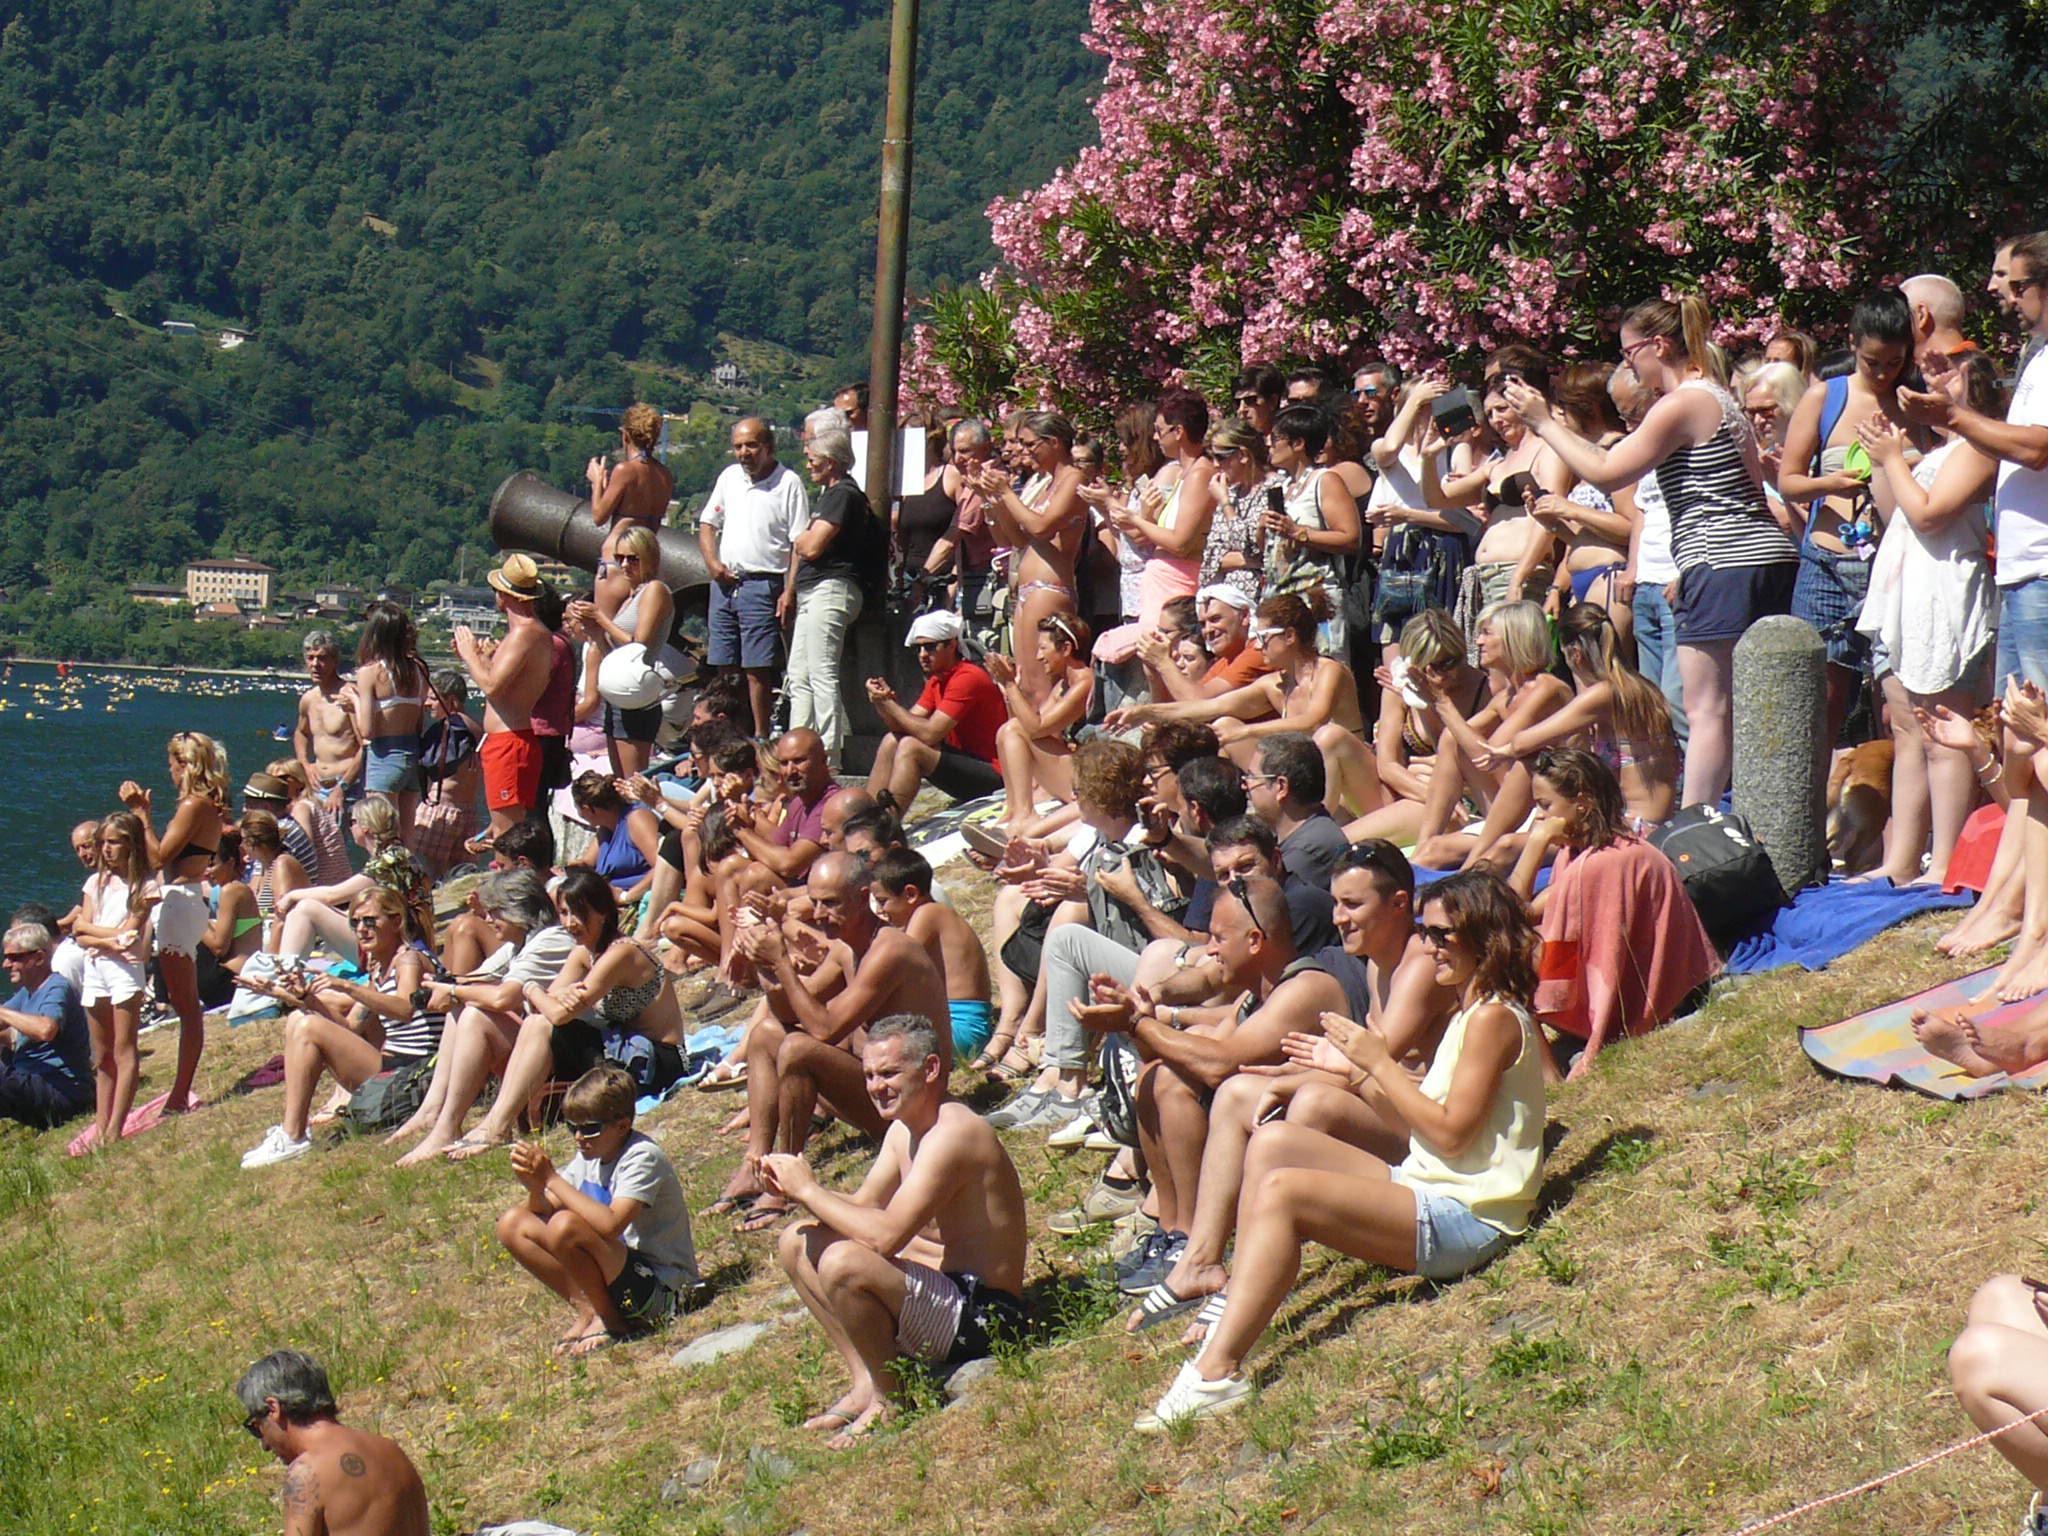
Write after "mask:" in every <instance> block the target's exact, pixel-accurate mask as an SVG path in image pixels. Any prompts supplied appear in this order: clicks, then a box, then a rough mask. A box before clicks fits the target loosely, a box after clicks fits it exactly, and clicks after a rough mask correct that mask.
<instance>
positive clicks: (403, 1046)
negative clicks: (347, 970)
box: [374, 950, 447, 1060]
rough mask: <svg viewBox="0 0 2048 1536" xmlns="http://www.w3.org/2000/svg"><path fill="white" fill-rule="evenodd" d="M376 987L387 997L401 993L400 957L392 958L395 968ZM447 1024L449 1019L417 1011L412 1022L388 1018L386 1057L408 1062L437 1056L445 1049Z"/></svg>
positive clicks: (377, 979) (411, 1019)
mask: <svg viewBox="0 0 2048 1536" xmlns="http://www.w3.org/2000/svg"><path fill="white" fill-rule="evenodd" d="M400 953H401V954H402V953H404V951H402V950H401V951H400ZM427 974H428V975H430V976H431V975H432V974H433V967H432V966H431V965H430V966H429V967H428V969H427ZM374 985H375V986H376V988H377V990H378V991H379V992H382V993H384V994H386V995H387V996H395V995H396V994H397V992H398V957H397V956H396V955H394V956H393V957H392V960H391V969H390V970H388V971H386V972H385V973H384V974H383V975H382V976H380V977H377V978H376V979H375V981H374ZM446 1022H447V1020H446V1018H445V1017H444V1016H443V1015H441V1014H438V1013H421V1012H418V1011H415V1012H414V1013H413V1016H412V1017H411V1018H409V1019H386V1020H385V1021H384V1055H385V1056H386V1057H403V1058H405V1059H407V1060H417V1059H419V1058H420V1057H423V1056H431V1055H433V1054H434V1052H436V1051H438V1050H439V1049H440V1048H441V1029H442V1026H443V1025H444V1024H445V1023H446Z"/></svg>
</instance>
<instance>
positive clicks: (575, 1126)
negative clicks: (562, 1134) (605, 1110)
mask: <svg viewBox="0 0 2048 1536" xmlns="http://www.w3.org/2000/svg"><path fill="white" fill-rule="evenodd" d="M562 1123H563V1124H564V1125H566V1126H568V1127H569V1134H570V1135H571V1136H574V1137H577V1138H578V1139H580V1140H583V1141H588V1140H590V1138H591V1137H593V1136H602V1135H603V1134H604V1133H605V1132H606V1131H607V1130H609V1129H610V1128H611V1127H610V1124H609V1122H607V1121H604V1120H565V1121H563V1122H562Z"/></svg>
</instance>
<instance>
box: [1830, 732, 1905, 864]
mask: <svg viewBox="0 0 2048 1536" xmlns="http://www.w3.org/2000/svg"><path fill="white" fill-rule="evenodd" d="M1891 815H1892V743H1891V739H1890V738H1889V737H1885V738H1883V739H1881V740H1878V741H1866V742H1865V743H1863V745H1862V746H1860V747H1852V748H1850V749H1849V750H1848V751H1847V752H1844V753H1843V754H1842V755H1841V756H1840V757H1838V758H1836V759H1835V771H1834V772H1833V773H1831V774H1829V775H1828V857H1829V858H1830V859H1832V860H1833V861H1834V864H1835V867H1836V868H1837V869H1838V870H1839V871H1841V873H1843V874H1845V875H1858V874H1861V873H1862V872H1863V871H1864V870H1866V869H1875V868H1876V867H1877V866H1878V865H1879V864H1881V863H1882V862H1883V861H1884V826H1885V823H1886V822H1887V821H1889V820H1891Z"/></svg>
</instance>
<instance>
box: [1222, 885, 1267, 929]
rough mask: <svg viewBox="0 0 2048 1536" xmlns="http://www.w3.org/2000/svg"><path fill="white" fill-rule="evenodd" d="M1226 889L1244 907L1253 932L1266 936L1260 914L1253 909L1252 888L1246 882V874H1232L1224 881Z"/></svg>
mask: <svg viewBox="0 0 2048 1536" xmlns="http://www.w3.org/2000/svg"><path fill="white" fill-rule="evenodd" d="M1224 889H1225V890H1227V891H1229V892H1230V894H1231V895H1233V896H1235V897H1236V898H1237V904H1238V905H1239V906H1240V907H1243V908H1244V915H1245V916H1246V917H1247V918H1249V919H1251V925H1252V932H1253V933H1256V934H1257V935H1258V936H1259V937H1260V938H1264V937H1265V936H1266V930H1265V929H1264V928H1262V927H1261V926H1259V914H1258V913H1257V912H1255V911H1253V910H1252V893H1251V890H1250V888H1249V887H1248V886H1246V885H1245V883H1244V876H1243V875H1232V876H1231V877H1230V878H1229V879H1228V880H1226V881H1225V882H1224Z"/></svg>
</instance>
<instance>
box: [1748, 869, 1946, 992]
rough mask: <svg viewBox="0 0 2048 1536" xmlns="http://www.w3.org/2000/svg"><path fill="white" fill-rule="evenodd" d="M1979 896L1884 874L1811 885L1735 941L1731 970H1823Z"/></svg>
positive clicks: (1751, 971) (1750, 971)
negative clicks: (1911, 922)
mask: <svg viewBox="0 0 2048 1536" xmlns="http://www.w3.org/2000/svg"><path fill="white" fill-rule="evenodd" d="M1976 899H1977V898H1976V897H1975V895H1974V894H1972V893H1971V892H1968V891H1959V892H1957V893H1956V894H1955V895H1953V896H1947V895H1944V894H1942V892H1941V890H1940V889H1939V888H1938V887H1936V886H1931V885H1902V886H1894V885H1889V884H1887V883H1885V882H1884V881H1882V880H1872V881H1870V882H1868V883H1867V884H1863V885H1849V884H1846V883H1844V882H1843V881H1839V880H1835V881H1830V882H1829V883H1828V884H1826V885H1816V886H1810V887H1808V888H1807V889H1806V890H1803V891H1801V892H1800V893H1799V894H1798V895H1797V896H1796V897H1794V898H1793V900H1792V904H1791V905H1790V906H1789V907H1783V908H1780V909H1779V910H1778V911H1777V912H1776V913H1775V914H1773V916H1772V919H1771V922H1770V925H1769V926H1768V927H1766V928H1764V929H1762V930H1761V931H1759V932H1757V933H1754V934H1751V935H1750V936H1749V937H1748V938H1746V939H1744V940H1742V942H1741V943H1739V944H1737V945H1736V946H1735V948H1734V950H1733V951H1731V952H1730V954H1729V956H1728V973H1729V974H1730V975H1732V976H1748V975H1752V974H1754V973H1755V972H1758V971H1774V970H1777V969H1778V968H1779V967H1780V966H1786V965H1799V966H1804V967H1805V968H1806V969H1807V970H1809V971H1817V970H1820V969H1821V968H1822V967H1823V966H1825V965H1826V964H1827V963H1828V962H1829V961H1831V960H1836V959H1839V958H1840V957H1841V956H1843V955H1846V954H1847V953H1849V951H1850V950H1852V949H1854V948H1856V946H1857V945H1859V944H1862V943H1865V942H1866V941H1868V940H1870V939H1874V938H1876V937H1877V936H1878V935H1879V934H1880V933H1882V932H1884V931H1885V929H1887V928H1892V927H1896V926H1897V925H1898V924H1900V923H1903V922H1904V921H1905V920H1906V919H1907V918H1909V917H1914V916H1917V915H1918V914H1919V913H1922V912H1932V911H1934V910H1936V909H1937V908H1943V907H1967V906H1968V905H1969V904H1970V903H1971V902H1973V901H1975V900H1976Z"/></svg>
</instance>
